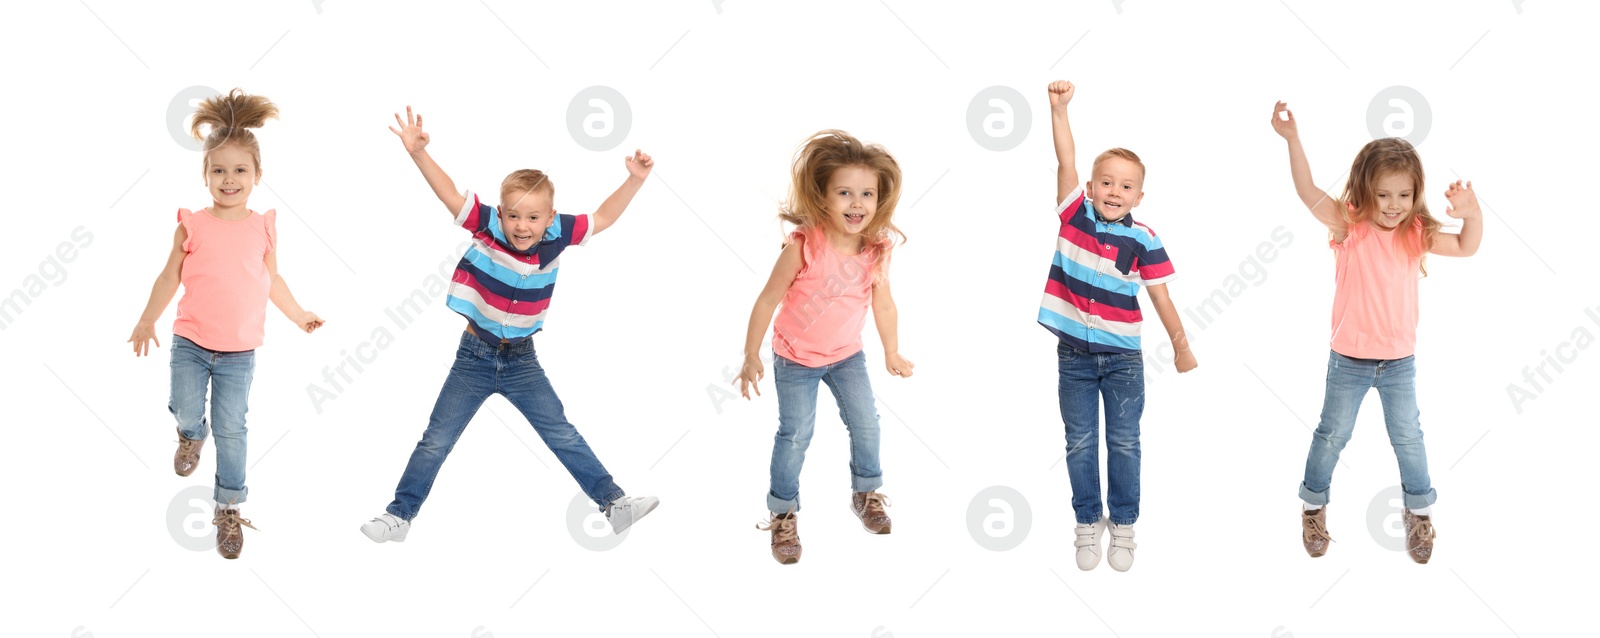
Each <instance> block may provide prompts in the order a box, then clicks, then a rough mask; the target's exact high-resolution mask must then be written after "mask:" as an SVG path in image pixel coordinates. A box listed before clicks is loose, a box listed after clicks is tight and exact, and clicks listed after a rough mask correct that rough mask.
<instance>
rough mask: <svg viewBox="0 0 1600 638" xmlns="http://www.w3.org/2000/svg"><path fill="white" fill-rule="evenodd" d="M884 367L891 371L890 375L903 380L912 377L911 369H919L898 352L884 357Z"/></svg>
mask: <svg viewBox="0 0 1600 638" xmlns="http://www.w3.org/2000/svg"><path fill="white" fill-rule="evenodd" d="M883 365H884V367H886V368H888V369H889V374H892V375H894V376H897V377H900V378H902V379H903V378H906V377H909V376H911V369H912V368H915V367H917V366H916V365H915V364H913V363H911V362H910V361H908V360H907V359H906V358H905V357H902V356H900V353H898V352H891V353H889V354H886V355H883Z"/></svg>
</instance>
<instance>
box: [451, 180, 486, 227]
mask: <svg viewBox="0 0 1600 638" xmlns="http://www.w3.org/2000/svg"><path fill="white" fill-rule="evenodd" d="M462 197H463V198H465V199H464V201H463V202H462V204H461V210H459V211H457V212H456V225H457V226H460V227H462V228H465V229H467V230H470V231H472V232H478V231H480V230H483V229H484V228H485V227H486V226H487V225H488V222H489V220H491V219H494V208H493V207H491V206H488V205H485V204H484V203H483V202H480V201H478V194H477V193H474V192H472V191H470V190H468V191H466V192H464V193H462Z"/></svg>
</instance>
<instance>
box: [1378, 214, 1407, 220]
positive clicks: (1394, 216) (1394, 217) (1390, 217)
mask: <svg viewBox="0 0 1600 638" xmlns="http://www.w3.org/2000/svg"><path fill="white" fill-rule="evenodd" d="M1404 214H1405V213H1384V214H1383V218H1384V219H1387V220H1389V221H1392V222H1396V221H1400V217H1401V216H1402V215H1404Z"/></svg>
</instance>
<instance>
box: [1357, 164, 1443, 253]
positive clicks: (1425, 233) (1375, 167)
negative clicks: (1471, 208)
mask: <svg viewBox="0 0 1600 638" xmlns="http://www.w3.org/2000/svg"><path fill="white" fill-rule="evenodd" d="M1389 175H1401V176H1404V177H1409V178H1411V181H1412V187H1413V188H1414V189H1415V190H1414V191H1412V204H1411V215H1410V216H1409V217H1407V218H1405V219H1402V220H1400V223H1399V224H1396V225H1395V231H1394V232H1397V233H1403V235H1402V236H1401V240H1402V241H1401V245H1402V246H1404V247H1405V250H1406V253H1407V254H1409V255H1411V256H1412V257H1417V258H1418V260H1419V261H1418V263H1419V265H1420V267H1421V269H1422V276H1424V277H1426V276H1428V265H1427V260H1428V251H1429V250H1432V249H1433V242H1434V239H1435V238H1437V237H1438V235H1439V227H1440V226H1441V224H1440V223H1439V220H1438V219H1435V218H1434V216H1433V215H1432V214H1430V213H1429V212H1428V204H1427V203H1426V202H1424V201H1423V200H1422V193H1423V180H1422V178H1423V175H1422V158H1420V157H1418V156H1417V149H1416V147H1413V146H1412V145H1411V143H1410V142H1407V141H1405V140H1404V139H1401V138H1398V137H1386V138H1383V139H1377V140H1372V141H1371V142H1367V145H1366V146H1363V147H1361V152H1359V153H1356V160H1355V162H1353V163H1352V164H1351V165H1350V177H1349V179H1347V180H1346V181H1345V185H1344V195H1343V196H1342V197H1341V198H1340V202H1339V203H1341V204H1343V206H1341V207H1340V208H1341V209H1342V210H1341V211H1340V213H1341V215H1343V217H1344V221H1345V223H1346V224H1347V225H1349V226H1354V225H1356V224H1367V223H1373V222H1374V220H1375V218H1376V215H1377V213H1378V205H1377V201H1378V197H1377V194H1376V191H1377V182H1378V180H1379V179H1381V178H1383V177H1385V176H1389ZM1397 195H1398V193H1397Z"/></svg>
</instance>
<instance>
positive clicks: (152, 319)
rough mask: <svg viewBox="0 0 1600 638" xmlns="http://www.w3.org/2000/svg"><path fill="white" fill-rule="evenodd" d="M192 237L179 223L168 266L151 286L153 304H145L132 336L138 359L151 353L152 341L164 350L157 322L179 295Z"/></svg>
mask: <svg viewBox="0 0 1600 638" xmlns="http://www.w3.org/2000/svg"><path fill="white" fill-rule="evenodd" d="M188 238H189V231H186V230H184V229H183V224H178V229H177V230H175V231H172V251H171V252H169V253H167V265H166V266H163V267H162V268H161V274H159V275H156V283H155V285H154V286H151V287H150V301H149V302H147V303H146V304H145V305H144V314H142V315H139V322H138V323H136V324H134V325H133V335H132V336H130V337H128V343H131V344H133V356H135V357H140V356H144V355H146V354H150V342H151V341H154V342H156V347H157V348H159V347H161V339H160V338H159V337H157V336H156V320H157V319H160V318H161V313H164V312H166V311H167V305H168V304H171V303H172V298H173V297H175V296H177V294H178V284H180V283H182V276H183V258H184V257H185V256H187V255H188V254H189V253H187V252H184V250H183V242H184V240H186V239H188Z"/></svg>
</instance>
